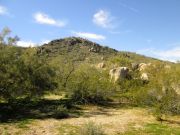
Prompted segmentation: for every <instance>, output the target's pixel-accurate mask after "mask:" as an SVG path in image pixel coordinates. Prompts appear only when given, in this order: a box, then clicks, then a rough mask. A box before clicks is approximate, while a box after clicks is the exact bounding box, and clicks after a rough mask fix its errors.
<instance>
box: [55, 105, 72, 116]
mask: <svg viewBox="0 0 180 135" xmlns="http://www.w3.org/2000/svg"><path fill="white" fill-rule="evenodd" d="M54 116H55V118H58V119H62V118H67V117H69V112H68V109H67V108H66V107H64V106H63V105H60V106H58V107H57V108H56V109H55V111H54Z"/></svg>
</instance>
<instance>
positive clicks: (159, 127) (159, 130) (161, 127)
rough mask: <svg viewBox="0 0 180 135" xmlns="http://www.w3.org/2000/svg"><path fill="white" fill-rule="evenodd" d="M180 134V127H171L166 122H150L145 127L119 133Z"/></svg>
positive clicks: (133, 134)
mask: <svg viewBox="0 0 180 135" xmlns="http://www.w3.org/2000/svg"><path fill="white" fill-rule="evenodd" d="M171 134H173V135H179V134H180V129H179V128H178V127H170V126H168V125H165V124H157V123H149V124H147V125H145V126H144V128H143V129H139V130H137V129H131V130H128V131H126V132H124V133H120V134H119V135H171Z"/></svg>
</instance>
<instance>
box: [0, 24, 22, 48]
mask: <svg viewBox="0 0 180 135" xmlns="http://www.w3.org/2000/svg"><path fill="white" fill-rule="evenodd" d="M10 33H11V30H10V29H9V28H8V27H5V28H3V29H2V31H1V32H0V44H5V45H16V43H17V41H19V37H18V36H14V37H11V36H9V34H10Z"/></svg>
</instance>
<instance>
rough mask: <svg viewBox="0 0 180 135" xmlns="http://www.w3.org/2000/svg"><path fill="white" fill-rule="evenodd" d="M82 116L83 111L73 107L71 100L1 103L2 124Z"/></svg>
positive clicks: (0, 116) (0, 119)
mask: <svg viewBox="0 0 180 135" xmlns="http://www.w3.org/2000/svg"><path fill="white" fill-rule="evenodd" d="M79 115H81V109H80V108H77V107H75V106H71V103H70V101H69V100H46V99H41V100H37V101H31V100H16V101H13V102H12V103H0V123H7V122H17V121H21V120H26V119H46V118H56V119H62V118H68V117H78V116H79Z"/></svg>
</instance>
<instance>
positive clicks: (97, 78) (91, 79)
mask: <svg viewBox="0 0 180 135" xmlns="http://www.w3.org/2000/svg"><path fill="white" fill-rule="evenodd" d="M112 90H113V86H112V84H111V83H110V81H109V79H108V76H107V75H106V74H104V73H103V72H99V71H98V70H97V69H96V68H92V67H90V66H82V67H80V68H79V69H78V70H77V71H76V72H75V74H74V76H73V77H72V80H71V81H70V82H69V83H68V92H69V96H70V97H71V99H72V100H73V101H74V102H77V103H82V104H84V103H94V104H102V103H104V102H105V101H107V100H108V99H110V97H111V95H112Z"/></svg>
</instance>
